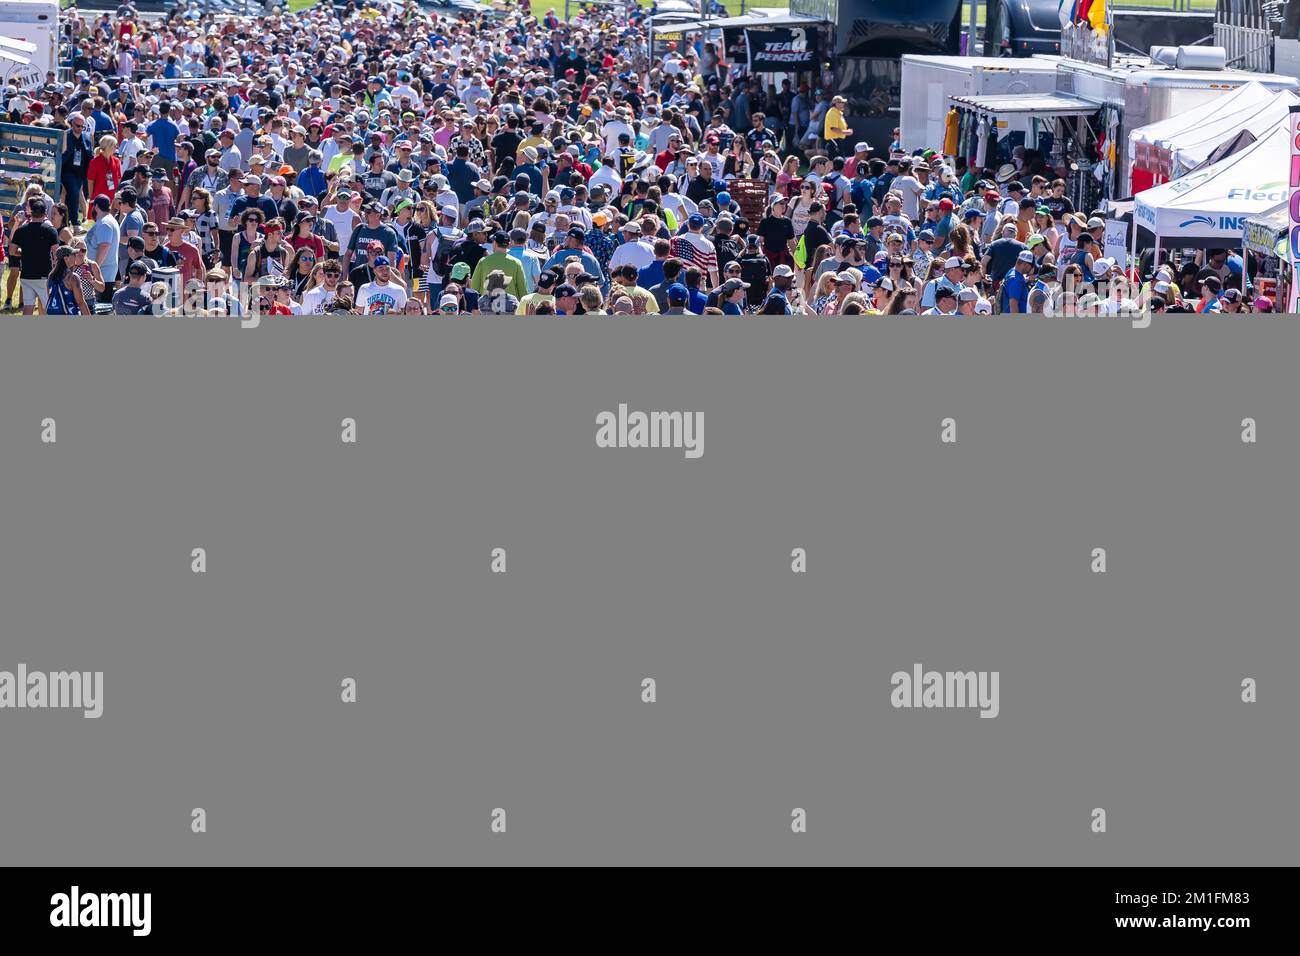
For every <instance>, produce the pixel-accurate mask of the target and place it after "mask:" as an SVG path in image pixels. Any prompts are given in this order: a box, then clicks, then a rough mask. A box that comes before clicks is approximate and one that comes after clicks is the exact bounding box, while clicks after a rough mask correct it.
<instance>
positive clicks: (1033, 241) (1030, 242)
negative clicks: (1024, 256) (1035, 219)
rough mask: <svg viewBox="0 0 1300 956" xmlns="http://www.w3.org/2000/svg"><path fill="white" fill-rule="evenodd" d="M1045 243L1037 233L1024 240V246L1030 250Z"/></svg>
mask: <svg viewBox="0 0 1300 956" xmlns="http://www.w3.org/2000/svg"><path fill="white" fill-rule="evenodd" d="M1046 241H1047V240H1046V239H1044V238H1043V237H1042V236H1040V235H1038V233H1034V234H1033V235H1032V236H1030V237H1029V238H1028V239H1026V240H1025V245H1026V246H1028V247H1029V248H1030V249H1032V248H1034V246H1041V245H1042V244H1043V243H1045V242H1046Z"/></svg>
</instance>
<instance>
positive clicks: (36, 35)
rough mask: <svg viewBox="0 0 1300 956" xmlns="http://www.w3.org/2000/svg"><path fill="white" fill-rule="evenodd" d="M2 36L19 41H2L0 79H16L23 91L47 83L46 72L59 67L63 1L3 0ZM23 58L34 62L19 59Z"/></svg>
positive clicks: (0, 9) (0, 8)
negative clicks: (60, 15) (3, 42)
mask: <svg viewBox="0 0 1300 956" xmlns="http://www.w3.org/2000/svg"><path fill="white" fill-rule="evenodd" d="M0 37H3V38H5V39H8V40H15V41H18V44H17V45H15V44H0V82H3V83H7V82H8V81H9V80H15V81H17V83H18V88H19V89H22V90H34V89H37V88H39V87H41V86H44V85H45V76H46V74H47V73H57V71H58V68H59V0H0ZM21 44H31V45H33V46H35V47H36V49H35V50H27V49H26V48H23V47H21ZM23 59H27V60H30V61H31V62H30V63H26V64H24V63H21V62H18V61H19V60H23Z"/></svg>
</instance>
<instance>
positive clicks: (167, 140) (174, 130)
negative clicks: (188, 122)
mask: <svg viewBox="0 0 1300 956" xmlns="http://www.w3.org/2000/svg"><path fill="white" fill-rule="evenodd" d="M145 132H146V133H148V134H149V137H150V138H151V139H152V140H153V144H154V146H155V147H156V148H157V150H158V158H159V159H167V160H171V161H172V162H175V161H176V138H177V137H178V136H180V135H181V130H180V127H179V126H177V125H176V124H175V123H173V122H172V121H171V120H169V119H167V118H166V117H162V118H160V119H156V120H154V121H153V122H152V123H150V124H149V125H148V126H147V127H146V128H145Z"/></svg>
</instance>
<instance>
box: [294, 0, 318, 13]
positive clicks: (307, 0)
mask: <svg viewBox="0 0 1300 956" xmlns="http://www.w3.org/2000/svg"><path fill="white" fill-rule="evenodd" d="M319 2H320V0H289V3H288V4H287V6H288V8H289V12H290V13H297V12H298V11H299V10H306V9H307V8H308V7H314V6H316V4H317V3H319Z"/></svg>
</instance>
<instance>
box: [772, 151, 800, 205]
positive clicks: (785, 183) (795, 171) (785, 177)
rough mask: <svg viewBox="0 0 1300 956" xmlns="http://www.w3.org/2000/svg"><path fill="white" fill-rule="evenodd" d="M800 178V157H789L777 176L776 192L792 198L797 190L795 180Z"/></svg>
mask: <svg viewBox="0 0 1300 956" xmlns="http://www.w3.org/2000/svg"><path fill="white" fill-rule="evenodd" d="M798 178H799V157H798V156H787V157H786V159H785V162H784V163H783V164H782V165H781V171H780V172H779V173H777V174H776V191H777V192H779V193H781V194H782V195H784V196H788V197H789V196H791V195H792V193H793V192H794V189H795V186H794V184H795V180H797V179H798Z"/></svg>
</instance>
